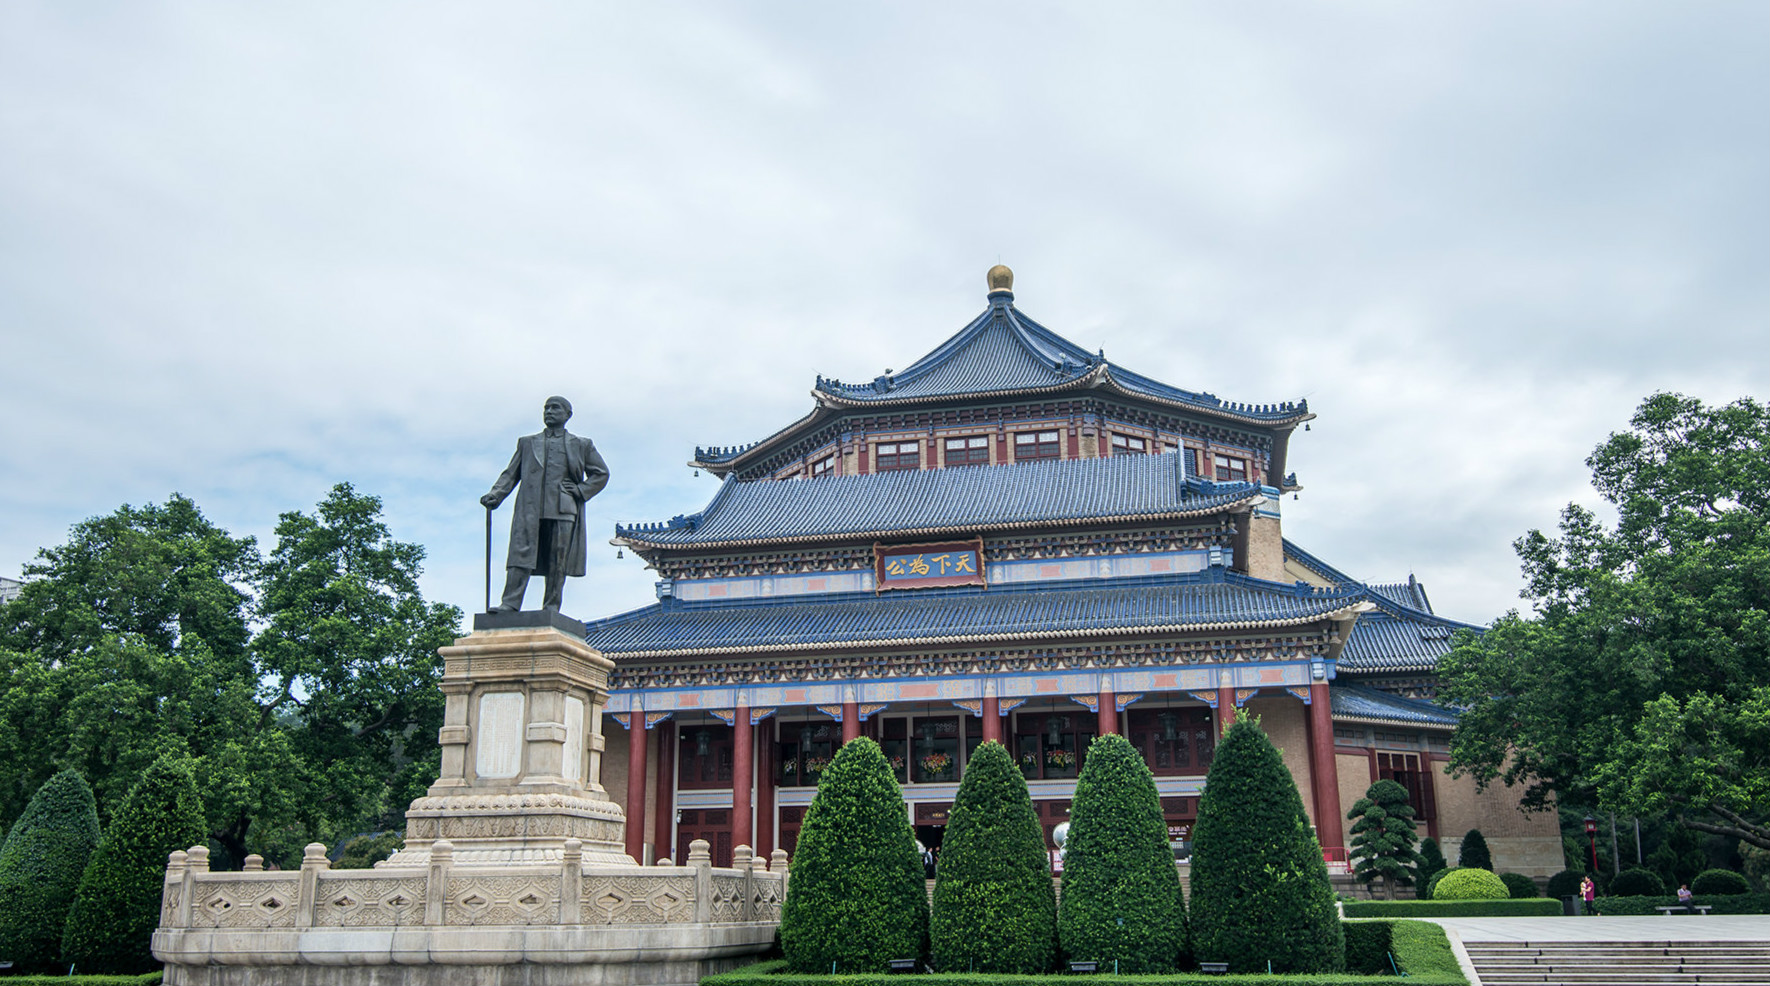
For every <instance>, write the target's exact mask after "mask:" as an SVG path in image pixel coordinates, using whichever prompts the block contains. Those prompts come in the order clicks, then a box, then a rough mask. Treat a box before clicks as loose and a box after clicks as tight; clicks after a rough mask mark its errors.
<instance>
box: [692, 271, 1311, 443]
mask: <svg viewBox="0 0 1770 986" xmlns="http://www.w3.org/2000/svg"><path fill="white" fill-rule="evenodd" d="M990 284H991V288H992V290H991V291H990V294H989V302H990V305H989V307H988V308H987V309H985V310H984V312H983V313H982V314H981V315H978V316H977V317H976V318H974V319H972V320H971V323H970V324H969V325H966V326H965V327H964V328H963V329H961V330H959V333H958V334H957V335H955V336H953V337H952V338H950V339H948V340H947V341H945V342H943V343H941V344H940V345H939V346H937V347H935V349H934V351H933V352H930V353H929V354H928V355H926V356H923V357H922V358H921V359H919V360H916V361H915V362H914V363H912V364H910V366H909V368H908V369H906V370H903V371H902V372H900V373H886V374H881V375H880V376H877V377H874V378H873V379H872V380H871V381H869V382H866V383H843V382H842V381H840V380H836V379H834V378H827V377H823V376H819V377H818V378H817V383H816V385H815V386H814V387H813V388H812V391H811V393H812V396H813V397H814V398H816V399H817V402H818V409H817V410H814V411H813V412H812V413H811V414H810V415H807V416H806V417H804V418H801V419H800V420H798V421H796V422H794V423H793V424H791V425H788V426H787V427H786V428H783V429H781V430H780V431H779V432H776V433H775V434H774V435H771V436H769V437H768V438H765V439H763V440H762V441H759V442H752V443H750V444H748V445H732V446H715V447H701V448H696V449H695V459H694V463H693V464H694V465H696V466H699V467H702V468H708V469H721V468H722V467H726V466H729V465H732V464H735V463H737V462H738V460H740V459H749V458H752V457H753V456H754V455H755V454H756V453H757V452H758V451H759V450H760V449H762V448H763V447H764V446H770V447H772V446H774V445H776V444H778V443H780V442H781V441H782V440H783V439H785V438H787V437H789V436H792V435H797V434H799V433H801V432H802V431H804V429H805V428H806V427H807V426H809V425H812V424H816V423H818V422H819V421H820V420H822V419H824V418H827V417H829V416H830V414H831V412H838V411H842V410H847V409H856V408H878V409H887V408H889V409H902V408H908V407H914V406H917V405H925V404H933V403H941V402H947V401H951V400H954V399H956V398H963V399H967V400H973V399H977V400H994V399H1013V398H1035V397H1037V398H1042V397H1047V396H1052V397H1054V396H1060V395H1063V394H1067V393H1084V392H1089V391H1094V392H1099V393H1105V394H1112V395H1117V396H1120V397H1126V398H1131V399H1135V400H1139V401H1147V402H1151V403H1154V404H1159V405H1164V406H1168V407H1173V408H1177V409H1181V410H1185V411H1189V412H1193V413H1196V414H1201V415H1204V416H1206V417H1211V418H1217V419H1220V420H1225V421H1231V422H1235V423H1239V424H1243V425H1252V426H1258V427H1264V428H1274V427H1277V428H1289V427H1295V426H1296V425H1298V424H1301V423H1302V422H1304V421H1307V420H1309V419H1311V418H1313V417H1314V416H1315V415H1313V414H1311V413H1310V411H1309V402H1308V401H1307V400H1299V401H1285V402H1281V403H1277V404H1241V403H1236V402H1233V401H1225V400H1223V399H1221V398H1219V397H1217V396H1216V395H1215V394H1208V393H1203V392H1199V391H1191V390H1182V389H1180V388H1178V387H1171V386H1169V385H1167V384H1165V383H1161V382H1159V381H1157V380H1153V379H1151V378H1149V377H1146V376H1143V375H1142V374H1139V373H1133V372H1132V371H1130V370H1127V369H1125V368H1124V367H1122V366H1119V365H1118V364H1117V363H1114V362H1112V361H1110V360H1108V359H1107V358H1106V354H1105V352H1104V351H1100V352H1094V353H1090V352H1088V351H1087V350H1085V349H1083V348H1082V347H1080V346H1078V345H1076V344H1075V343H1073V342H1070V341H1069V340H1068V339H1065V338H1063V337H1062V336H1060V335H1058V334H1057V333H1055V332H1052V331H1051V330H1050V329H1047V328H1045V327H1044V326H1043V325H1040V324H1039V323H1038V322H1035V321H1033V320H1032V319H1031V318H1029V317H1028V316H1027V315H1026V314H1025V313H1023V312H1021V311H1020V310H1019V309H1018V308H1015V307H1014V293H1013V291H1012V290H1011V288H1012V286H1013V274H1012V272H1010V271H1008V269H1007V268H1006V267H1000V266H998V267H996V268H994V269H992V270H991V271H990Z"/></svg>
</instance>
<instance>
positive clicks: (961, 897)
mask: <svg viewBox="0 0 1770 986" xmlns="http://www.w3.org/2000/svg"><path fill="white" fill-rule="evenodd" d="M1170 869H1172V867H1171V866H1170ZM939 878H940V882H939V883H937V884H935V887H934V908H933V913H932V917H931V919H930V925H929V936H928V938H929V947H930V950H931V951H932V953H933V956H934V965H935V968H937V969H940V970H942V971H945V972H968V971H974V972H998V973H1004V972H1005V973H1028V974H1034V973H1041V972H1046V971H1049V970H1050V968H1051V966H1052V965H1053V964H1054V963H1055V962H1056V960H1057V897H1056V894H1055V893H1054V891H1053V888H1052V886H1051V857H1050V856H1049V855H1047V854H1046V852H1045V832H1044V830H1043V829H1042V828H1040V827H1039V816H1038V814H1037V813H1036V812H1035V811H1034V810H1033V803H1032V796H1031V795H1030V794H1028V793H1027V788H1026V777H1025V775H1023V774H1021V772H1020V768H1019V767H1018V766H1016V765H1015V763H1014V758H1013V757H1012V756H1011V755H1009V753H1008V751H1007V749H1005V748H1004V747H1003V746H1002V744H1000V743H998V742H996V741H995V740H990V741H989V742H987V743H983V744H981V745H979V746H978V747H977V749H976V751H975V752H973V753H972V754H971V758H970V760H969V761H968V762H967V763H966V764H965V777H964V779H963V780H962V781H960V782H959V793H958V796H957V797H955V798H954V799H953V808H952V812H951V814H950V815H948V816H947V824H946V834H945V835H944V836H943V837H942V839H941V843H940V873H939Z"/></svg>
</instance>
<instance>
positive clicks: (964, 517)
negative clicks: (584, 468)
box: [615, 455, 1264, 547]
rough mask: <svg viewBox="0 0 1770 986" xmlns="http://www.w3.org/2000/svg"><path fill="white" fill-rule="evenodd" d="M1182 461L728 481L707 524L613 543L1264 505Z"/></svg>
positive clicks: (1248, 488) (677, 543)
mask: <svg viewBox="0 0 1770 986" xmlns="http://www.w3.org/2000/svg"><path fill="white" fill-rule="evenodd" d="M1185 458H1186V457H1185V456H1179V455H1126V456H1115V457H1112V458H1106V459H1058V460H1052V461H1047V462H1028V463H1021V464H1017V465H1008V466H973V467H969V468H954V469H921V470H905V471H902V472H884V473H874V474H871V475H867V476H829V477H824V478H821V479H802V480H787V481H755V482H740V481H738V480H736V479H731V478H728V479H726V481H725V485H724V486H722V487H721V488H720V490H719V492H718V493H717V494H715V495H714V497H713V500H712V502H711V503H709V504H708V505H707V507H706V509H704V510H702V511H701V512H700V513H697V514H692V515H688V516H680V517H677V518H675V519H673V520H670V521H665V522H662V523H654V524H634V525H617V526H616V528H615V536H616V538H617V540H619V541H621V542H623V543H626V544H631V545H634V546H635V547H701V546H711V545H737V544H745V543H751V542H757V541H782V540H789V541H790V540H809V539H814V538H830V537H844V536H847V537H889V536H903V535H917V536H920V535H929V534H937V533H943V532H946V533H954V532H956V533H964V534H966V535H967V536H969V535H970V534H972V533H975V532H977V531H980V530H988V529H1002V528H1012V527H1016V526H1029V525H1034V524H1067V523H1082V522H1088V521H1096V520H1102V519H1105V518H1136V519H1142V518H1158V517H1169V516H1175V515H1191V514H1206V513H1210V512H1213V511H1216V510H1220V509H1223V508H1225V507H1227V506H1229V505H1231V504H1236V503H1242V502H1244V501H1247V500H1248V499H1250V498H1252V497H1258V496H1262V495H1264V494H1263V493H1262V491H1261V489H1260V487H1258V486H1255V485H1253V484H1250V483H1215V482H1211V481H1209V480H1204V479H1199V478H1198V477H1196V476H1187V475H1185V474H1184V473H1183V471H1182V470H1183V462H1184V460H1185Z"/></svg>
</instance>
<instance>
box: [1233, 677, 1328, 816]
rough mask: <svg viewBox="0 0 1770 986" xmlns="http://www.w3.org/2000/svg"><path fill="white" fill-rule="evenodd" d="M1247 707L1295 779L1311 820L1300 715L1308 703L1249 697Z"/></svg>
mask: <svg viewBox="0 0 1770 986" xmlns="http://www.w3.org/2000/svg"><path fill="white" fill-rule="evenodd" d="M1247 708H1248V711H1249V712H1250V713H1251V714H1253V715H1256V716H1259V717H1260V728H1261V729H1263V730H1265V731H1266V735H1267V736H1270V737H1271V738H1272V745H1273V746H1276V747H1278V752H1279V753H1280V754H1281V755H1283V757H1284V765H1285V767H1286V769H1288V770H1290V772H1291V779H1292V780H1293V781H1296V783H1297V793H1298V794H1299V795H1301V796H1302V798H1303V810H1304V811H1306V812H1308V813H1309V824H1311V825H1313V824H1315V796H1314V790H1315V789H1314V788H1313V787H1311V786H1310V775H1309V742H1308V733H1307V732H1306V725H1305V723H1304V718H1303V717H1304V714H1305V713H1306V712H1307V711H1308V708H1309V707H1308V706H1306V705H1304V704H1303V703H1302V702H1299V701H1297V700H1296V699H1294V698H1290V697H1288V696H1287V697H1283V698H1267V697H1258V698H1251V699H1249V700H1248V705H1247Z"/></svg>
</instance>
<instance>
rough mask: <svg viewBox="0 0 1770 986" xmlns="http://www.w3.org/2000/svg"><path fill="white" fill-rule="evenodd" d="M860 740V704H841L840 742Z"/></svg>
mask: <svg viewBox="0 0 1770 986" xmlns="http://www.w3.org/2000/svg"><path fill="white" fill-rule="evenodd" d="M851 739H860V703H858V702H843V703H842V742H844V743H846V742H848V741H849V740H851Z"/></svg>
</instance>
